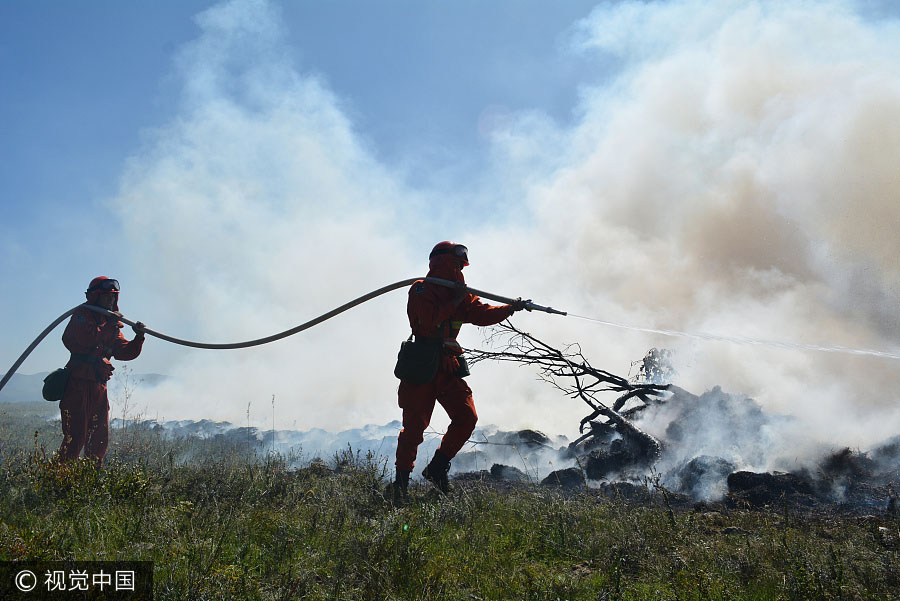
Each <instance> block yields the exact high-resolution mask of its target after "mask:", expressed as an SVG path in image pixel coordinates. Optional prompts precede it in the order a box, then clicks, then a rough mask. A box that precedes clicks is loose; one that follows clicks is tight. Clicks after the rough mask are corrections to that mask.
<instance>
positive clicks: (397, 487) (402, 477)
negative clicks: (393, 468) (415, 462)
mask: <svg viewBox="0 0 900 601" xmlns="http://www.w3.org/2000/svg"><path fill="white" fill-rule="evenodd" d="M384 498H385V499H386V500H388V501H390V502H391V503H393V504H394V505H404V504H406V503H407V502H408V501H409V472H404V471H403V470H397V475H396V476H395V478H394V481H393V482H391V483H390V484H388V485H387V487H386V488H385V489H384Z"/></svg>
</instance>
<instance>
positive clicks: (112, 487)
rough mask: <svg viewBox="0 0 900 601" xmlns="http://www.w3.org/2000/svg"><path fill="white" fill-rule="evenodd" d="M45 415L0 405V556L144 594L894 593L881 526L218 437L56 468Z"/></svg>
mask: <svg viewBox="0 0 900 601" xmlns="http://www.w3.org/2000/svg"><path fill="white" fill-rule="evenodd" d="M55 411H56V405H55V404H50V403H46V404H37V405H35V404H31V405H12V404H9V405H0V440H2V448H0V459H2V474H0V559H2V560H15V559H25V558H28V559H79V560H93V559H98V560H99V559H103V560H112V559H131V560H149V561H153V562H154V583H155V584H154V589H155V598H156V599H165V600H168V599H171V600H179V601H182V600H188V599H348V600H351V599H354V600H355V599H441V600H444V599H450V600H452V599H459V600H467V601H470V600H473V599H475V600H477V599H591V600H596V599H879V600H881V599H898V598H900V549H898V528H900V518H898V517H897V516H891V515H887V514H884V513H881V514H878V515H868V516H862V515H851V514H846V513H837V512H834V511H828V512H825V511H820V512H817V513H810V512H808V511H807V512H800V511H798V510H793V509H790V508H786V507H773V508H769V509H767V510H749V509H743V508H740V507H734V506H730V505H727V504H716V505H702V506H695V507H688V508H670V507H669V506H667V503H666V499H665V495H664V494H663V493H664V491H661V490H659V489H653V488H652V487H651V489H652V490H653V497H654V499H653V501H650V502H646V501H645V502H642V503H631V502H627V501H625V500H616V499H613V500H610V499H608V498H607V497H605V496H603V495H599V494H597V493H596V491H592V490H590V489H585V490H583V491H580V492H576V493H565V494H564V493H562V492H561V491H558V490H553V489H548V488H546V487H541V486H539V485H521V486H515V487H505V488H503V489H498V488H496V487H494V486H491V485H488V484H485V483H478V482H466V483H464V484H459V483H458V484H457V486H456V489H455V491H454V492H453V493H452V494H451V495H450V496H449V497H441V496H439V495H437V494H435V493H434V492H433V491H431V490H429V489H428V488H426V487H424V486H419V487H414V488H413V491H412V500H411V502H410V503H409V504H408V505H406V506H404V507H393V506H392V505H391V504H390V503H387V502H386V501H384V499H383V497H382V489H383V487H384V484H385V483H386V478H387V475H388V474H389V473H390V471H391V469H392V466H388V465H386V463H387V462H386V460H383V459H382V460H379V459H377V458H374V457H371V456H368V457H366V456H361V455H359V454H357V453H354V452H353V451H352V450H350V449H348V451H347V452H345V453H342V454H341V455H340V456H336V457H329V458H325V460H324V461H313V462H311V463H309V464H308V465H306V466H305V467H302V468H290V467H288V466H289V465H293V464H294V459H295V458H292V457H283V456H274V455H271V454H269V455H261V454H258V453H257V449H254V448H252V447H251V446H248V445H244V444H237V443H233V442H231V443H225V442H223V441H222V440H215V439H213V440H197V439H179V440H167V439H164V438H163V437H162V436H160V434H159V433H158V432H153V431H141V430H139V429H133V428H132V429H126V430H121V431H120V430H117V431H114V432H113V435H112V438H113V442H112V445H111V448H110V454H109V455H108V456H107V463H106V465H105V466H104V467H103V469H102V470H97V469H95V468H94V467H93V466H92V465H91V464H90V463H87V462H76V463H72V464H68V465H59V464H58V463H57V462H56V461H54V459H53V453H52V451H53V450H55V449H56V447H57V446H58V444H59V439H60V434H59V430H58V428H59V424H58V422H55V423H54V422H52V421H47V418H48V417H52V415H53V414H54V412H55Z"/></svg>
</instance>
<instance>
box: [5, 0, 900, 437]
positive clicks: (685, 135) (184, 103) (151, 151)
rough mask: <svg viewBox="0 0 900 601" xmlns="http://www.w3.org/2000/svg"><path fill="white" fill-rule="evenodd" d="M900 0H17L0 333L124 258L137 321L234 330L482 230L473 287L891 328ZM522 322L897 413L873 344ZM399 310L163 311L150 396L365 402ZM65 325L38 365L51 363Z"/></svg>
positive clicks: (878, 336) (748, 321)
mask: <svg viewBox="0 0 900 601" xmlns="http://www.w3.org/2000/svg"><path fill="white" fill-rule="evenodd" d="M898 12H900V10H898V9H897V8H896V7H895V6H894V5H893V4H892V3H889V2H881V3H872V2H867V3H861V4H856V3H851V2H840V1H834V2H815V3H811V2H800V1H797V2H738V1H726V2H721V3H713V4H709V3H704V2H699V1H696V0H678V1H674V2H665V3H642V2H602V3H597V2H565V3H547V2H537V1H531V2H491V3H484V2H474V1H462V2H453V3H426V4H423V3H421V2H384V3H364V2H290V3H270V2H263V1H262V0H236V1H231V2H221V3H217V2H157V3H121V2H91V3H79V4H75V3H56V2H9V1H6V2H2V3H0V77H2V92H0V124H2V125H0V127H2V131H0V153H2V156H3V157H4V160H3V161H2V162H0V199H2V203H3V211H4V219H3V220H2V222H0V276H2V279H3V281H4V282H6V283H7V285H6V286H4V294H3V296H2V299H0V302H2V304H3V305H2V309H3V311H2V312H3V314H4V315H6V316H7V318H6V319H5V320H4V323H3V325H2V332H3V334H2V344H0V363H3V364H4V365H10V364H12V362H13V361H14V360H15V358H16V357H17V356H18V354H19V353H20V352H21V351H22V350H23V349H24V348H25V346H27V344H28V343H29V342H30V341H31V340H32V338H33V337H34V336H35V335H36V334H37V333H38V332H40V331H41V330H42V329H43V328H44V327H45V325H46V324H47V323H49V322H50V321H51V320H52V319H53V318H54V317H56V316H57V315H59V314H60V313H62V312H63V311H65V310H66V309H68V308H70V307H71V306H73V305H75V304H77V303H78V302H80V301H81V299H82V298H83V297H82V291H83V290H84V287H85V286H86V284H87V282H88V281H89V280H90V279H91V278H92V277H94V276H95V275H99V274H106V275H110V276H115V277H118V278H119V279H120V280H121V281H122V284H123V287H124V290H123V293H122V309H123V311H124V312H125V314H126V315H127V316H129V317H131V318H133V319H142V320H143V321H145V322H147V323H148V324H149V325H150V326H151V327H154V328H156V329H158V330H161V331H164V332H166V333H170V334H173V335H175V336H180V337H185V338H194V339H202V340H209V341H233V340H240V339H246V338H255V337H258V336H261V335H266V334H269V333H272V332H275V331H280V330H283V329H286V328H287V327H290V326H293V325H295V324H297V323H300V322H302V321H305V320H306V319H308V318H310V317H312V316H314V315H317V314H319V313H322V312H324V311H326V310H328V309H330V308H332V307H333V306H335V305H337V304H340V303H342V302H345V301H346V300H348V299H349V298H353V297H355V296H358V295H360V294H362V293H364V292H366V291H368V290H370V289H372V288H376V287H379V286H381V285H383V284H385V283H388V282H392V281H397V280H400V279H405V278H407V277H411V276H413V275H418V274H419V273H420V272H422V271H423V270H424V267H425V261H424V257H425V256H426V255H427V250H428V249H429V248H430V247H431V246H432V245H433V244H434V242H436V241H438V240H442V239H448V238H449V239H456V240H461V241H463V242H465V243H467V244H468V245H469V247H470V249H471V254H472V259H473V261H472V266H471V267H470V269H469V270H468V271H467V276H468V278H469V281H470V282H471V283H472V284H473V285H474V286H476V287H479V288H482V289H487V290H494V291H496V292H498V293H500V294H504V295H511V296H518V295H522V296H530V297H533V298H534V299H535V300H536V301H537V302H543V303H545V304H552V305H554V306H559V307H562V308H565V309H568V310H570V311H572V312H575V313H581V314H586V315H592V316H596V317H598V318H602V319H607V320H610V321H618V322H621V323H632V324H635V325H641V326H645V327H656V328H662V329H680V330H694V331H710V332H714V333H719V334H723V335H736V336H750V337H760V338H769V339H772V338H775V339H787V340H792V341H795V342H800V343H807V344H823V345H845V346H857V347H871V348H883V349H888V350H896V349H897V348H898V347H900V318H898V317H897V315H896V306H897V302H896V301H897V300H898V294H900V293H898V290H900V271H898V268H897V267H896V260H895V257H896V252H897V251H898V250H900V248H898V246H897V242H896V240H895V238H896V236H895V235H894V234H893V232H894V230H895V228H894V226H893V225H892V224H895V223H896V221H897V219H898V216H900V211H898V210H897V207H898V206H900V183H898V182H897V179H896V178H897V176H896V173H897V171H896V167H895V165H894V162H895V161H894V157H896V156H897V151H898V150H900V135H897V133H896V132H897V129H896V128H897V127H898V126H897V123H900V119H898V116H900V67H898V65H897V61H896V56H898V42H897V41H896V40H898V39H900V35H898V32H900V25H898ZM519 319H520V322H519V323H520V325H522V326H523V327H527V328H529V329H530V330H531V331H533V332H534V333H536V334H539V335H542V336H544V337H546V338H547V339H548V340H550V341H552V342H555V343H559V344H565V343H568V342H572V341H578V342H581V343H582V344H583V345H584V347H585V349H586V350H587V351H589V356H590V357H591V359H592V362H593V363H594V364H597V365H602V366H603V367H605V368H607V369H610V370H611V371H614V372H617V373H625V372H627V371H628V369H629V367H630V363H631V361H634V360H637V359H639V358H640V357H641V356H642V355H643V353H644V352H646V350H647V349H649V348H650V347H652V346H673V347H674V348H676V350H677V351H678V356H679V357H680V361H681V363H682V365H681V366H680V367H681V373H682V377H683V382H682V384H683V385H684V386H685V387H687V388H689V389H692V390H695V391H697V392H702V390H704V389H705V388H708V387H710V386H713V385H717V384H721V385H723V386H724V387H726V389H728V390H729V391H732V392H739V393H746V394H750V395H752V396H754V397H756V398H759V399H761V401H762V402H764V403H765V404H766V405H767V406H768V407H770V408H772V409H773V410H778V411H789V412H792V413H796V414H797V415H799V416H801V417H802V418H803V419H804V420H806V421H805V422H804V423H806V424H807V425H811V426H812V429H814V430H821V431H834V428H835V424H834V423H833V422H832V421H830V420H831V419H834V416H837V415H842V414H845V413H846V411H847V410H848V408H851V409H852V410H853V411H854V412H857V413H860V414H861V415H870V416H871V419H872V420H874V422H877V423H878V424H880V426H879V427H880V431H887V430H890V428H892V427H893V424H896V423H900V414H896V412H894V413H892V414H891V418H890V419H885V418H884V414H883V413H880V414H879V413H878V412H879V411H883V408H884V407H886V406H892V404H893V405H896V403H895V402H894V401H895V399H893V397H890V396H885V395H883V394H882V392H883V391H885V390H889V389H891V388H892V387H894V386H895V385H896V384H900V382H895V380H896V378H897V376H895V375H894V374H895V372H896V366H895V365H892V364H890V363H885V362H884V361H883V360H879V361H881V362H879V361H872V360H864V359H855V358H854V359H850V360H843V359H840V358H834V357H828V356H818V355H810V354H808V353H796V352H793V353H792V352H787V351H775V350H765V349H759V348H753V349H746V348H732V347H728V346H727V345H726V346H723V345H722V344H721V343H717V344H704V345H696V344H694V345H692V344H686V345H685V344H683V343H678V344H676V343H674V342H672V341H671V340H666V339H662V338H658V337H653V336H648V335H646V334H636V333H627V332H624V331H616V330H609V329H600V328H599V327H598V326H587V325H585V324H584V323H583V322H581V323H579V322H573V321H572V320H562V319H555V318H551V317H550V316H545V315H524V316H522V317H521V318H519ZM586 328H593V329H586ZM405 330H406V325H405V323H404V315H403V300H402V294H401V293H397V295H395V296H392V297H387V298H383V299H381V300H379V301H377V302H375V303H372V304H371V306H368V307H366V308H360V309H359V310H358V312H356V313H353V314H352V315H348V316H347V317H346V318H344V319H343V320H342V321H335V323H331V322H329V324H328V325H326V326H323V327H322V328H321V329H317V330H316V331H310V333H309V335H308V336H305V337H303V339H302V340H299V339H298V340H291V341H287V342H284V343H281V344H279V345H270V346H271V348H269V347H267V348H265V349H259V350H258V351H255V352H253V353H250V352H248V353H235V354H232V355H222V354H217V353H199V352H196V351H187V350H184V349H176V348H172V347H170V346H168V345H165V344H163V343H161V342H157V341H153V340H151V341H150V342H148V345H147V349H146V351H145V353H144V355H142V357H141V358H140V359H139V360H138V361H137V362H135V363H134V368H135V369H136V370H137V371H139V372H140V371H148V372H150V371H156V372H163V373H167V374H171V375H173V381H174V382H177V384H172V385H171V386H170V387H169V388H166V389H164V390H162V391H158V392H156V393H153V394H148V395H147V396H146V398H145V402H146V405H147V407H148V411H151V412H153V411H155V412H158V413H161V416H162V417H166V418H174V417H182V416H184V417H207V416H208V417H214V418H232V419H235V417H236V416H237V417H239V416H241V415H243V413H244V411H245V410H246V406H247V403H248V402H256V401H255V400H254V399H257V400H258V404H259V405H260V407H261V408H262V409H261V410H265V407H267V405H266V403H265V401H266V399H269V398H270V397H271V395H272V394H277V395H278V397H279V398H281V399H284V400H283V401H282V402H283V403H284V404H285V405H286V406H288V407H290V409H285V419H286V420H287V421H288V423H287V424H286V425H291V424H295V425H297V426H298V427H311V426H323V427H335V426H336V425H340V424H348V425H361V424H363V423H367V422H378V423H384V422H385V421H387V420H388V419H392V418H393V417H396V411H395V407H394V405H393V402H394V401H393V399H392V397H393V394H394V386H395V382H394V381H393V379H392V377H391V375H390V369H391V367H392V362H393V358H394V356H395V353H396V348H395V347H396V346H397V344H399V340H401V339H402V338H404V337H405ZM360 332H364V334H363V335H360ZM60 333H61V329H60V331H58V332H54V333H53V334H51V335H50V338H49V339H48V340H47V341H46V342H45V343H44V344H43V345H41V347H39V349H38V350H37V351H36V352H35V353H34V355H33V356H32V358H30V359H29V360H28V361H27V362H26V364H25V365H24V366H23V368H22V369H21V371H22V372H23V373H34V372H38V371H47V370H50V369H52V368H53V367H55V366H56V365H57V364H62V362H64V361H65V358H66V355H65V352H64V350H63V349H62V346H61V344H60V343H59V334H60ZM467 336H469V338H467V339H466V343H468V344H477V343H478V342H479V340H480V338H479V336H480V334H479V333H478V332H477V330H475V328H472V329H471V331H470V333H469V334H467ZM295 338H299V337H295ZM360 339H362V340H364V341H365V342H364V343H363V342H358V341H359V340H360ZM679 345H681V346H679ZM335 357H339V358H340V359H335ZM348 364H349V365H352V366H355V367H354V371H353V373H354V376H353V377H348V376H347V374H346V365H348ZM4 369H5V368H4ZM472 378H473V380H472V385H473V388H476V392H477V393H478V396H477V398H476V403H477V404H478V406H479V408H480V410H481V409H482V408H483V411H482V416H483V418H484V419H485V420H487V421H490V422H494V423H497V422H502V421H504V420H506V421H509V422H510V423H504V424H502V425H504V426H508V427H513V426H524V425H536V426H538V427H544V428H545V429H548V430H555V431H563V430H564V426H565V425H566V424H571V423H572V422H573V420H575V421H576V422H577V419H576V418H577V417H580V414H581V413H582V410H581V407H579V406H577V405H576V406H567V405H565V404H563V405H560V406H558V407H557V404H558V403H559V399H556V398H555V396H554V394H553V391H552V390H545V388H542V387H541V385H539V384H537V385H536V384H535V383H534V382H533V378H532V377H531V375H527V376H525V377H523V376H522V371H521V370H518V371H516V370H513V371H509V370H508V369H506V368H504V367H502V366H491V367H487V366H486V367H484V368H483V369H481V370H480V371H479V373H478V374H473V376H472ZM211 382H215V385H214V386H213V385H211V384H210V383H211ZM211 390H212V391H211ZM798 396H810V397H813V396H814V397H815V399H816V401H815V403H814V402H812V401H811V400H810V402H809V403H798V402H797V401H796V399H797V397H798ZM482 398H483V399H484V401H481V400H480V399H482ZM548 403H552V404H554V407H555V408H556V410H555V411H553V412H552V415H550V416H548V414H547V410H546V407H547V404H548ZM823 407H824V408H826V409H827V411H823ZM827 416H831V418H829V417H827ZM511 422H515V423H511ZM870 425H871V422H870V421H866V420H860V421H859V426H858V428H855V427H854V428H851V427H847V428H846V431H843V430H842V432H843V433H842V437H843V440H846V441H850V442H852V441H854V440H857V438H854V437H856V436H859V432H860V431H862V430H863V429H864V428H865V427H868V426H870ZM842 427H843V426H842Z"/></svg>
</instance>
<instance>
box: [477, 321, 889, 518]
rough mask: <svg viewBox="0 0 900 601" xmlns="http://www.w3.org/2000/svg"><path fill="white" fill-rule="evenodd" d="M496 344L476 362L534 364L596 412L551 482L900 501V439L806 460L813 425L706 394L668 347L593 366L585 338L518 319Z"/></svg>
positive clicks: (535, 441) (741, 499)
mask: <svg viewBox="0 0 900 601" xmlns="http://www.w3.org/2000/svg"><path fill="white" fill-rule="evenodd" d="M488 343H489V344H488V345H487V346H488V347H490V348H489V349H487V350H471V351H467V352H468V353H469V355H470V357H471V358H470V363H473V364H474V363H477V362H478V361H484V360H489V359H490V360H495V361H507V362H515V363H521V364H527V365H532V366H534V367H536V368H537V369H538V374H539V377H540V378H541V379H542V380H544V381H546V382H547V383H549V384H550V385H552V386H554V387H555V388H557V389H558V390H559V391H560V392H562V393H563V394H565V395H566V396H568V397H571V398H578V399H581V400H582V401H583V402H584V403H585V404H586V405H587V406H588V407H589V409H590V412H589V413H588V414H587V415H586V416H585V417H584V418H583V419H582V420H581V423H580V428H579V429H580V433H581V436H580V437H579V438H577V439H576V440H575V441H573V442H571V443H569V444H568V445H566V446H562V447H559V448H558V449H557V450H556V457H557V462H558V463H564V462H566V461H570V462H574V463H575V466H574V467H569V468H566V469H559V470H556V471H553V472H552V473H550V474H549V475H548V476H546V477H545V478H543V480H542V482H543V483H544V484H548V485H556V486H562V487H580V486H584V485H586V484H588V485H591V484H593V485H596V486H597V487H600V488H603V487H613V488H614V489H615V491H616V493H617V494H619V493H621V491H622V489H623V485H634V484H638V483H644V484H648V483H653V484H655V485H656V486H661V487H665V489H667V490H668V491H672V493H674V495H675V497H677V498H681V499H682V500H684V501H686V502H694V501H719V500H722V499H723V498H724V499H725V500H727V501H728V502H730V503H735V504H740V505H744V506H765V505H773V504H778V503H788V504H791V505H799V506H806V507H816V506H819V505H825V504H829V505H835V504H837V505H841V506H844V507H846V508H850V509H859V510H865V511H872V510H888V511H890V512H895V511H898V510H900V507H897V499H896V497H897V491H898V490H900V436H897V437H894V438H892V439H890V440H888V441H886V442H885V443H883V444H881V445H879V446H877V447H875V448H872V449H869V450H867V451H861V450H854V449H849V448H842V449H838V450H836V451H835V450H834V449H833V448H832V449H826V448H824V447H823V446H821V444H820V445H819V446H818V448H817V453H816V455H817V456H818V457H819V459H818V460H813V461H805V462H801V461H800V460H798V459H797V457H798V456H800V455H801V453H800V452H799V451H797V450H795V449H796V447H795V446H794V445H799V444H801V441H800V432H802V426H801V425H800V424H798V423H796V421H795V420H794V419H793V418H790V417H787V416H772V415H768V414H766V413H765V412H764V411H763V410H762V408H761V407H760V406H759V405H758V404H757V403H756V402H755V401H753V400H752V399H750V398H747V397H744V396H739V395H732V394H727V393H724V392H723V391H722V390H721V389H719V388H718V387H716V388H714V389H712V390H710V391H707V392H706V393H704V394H702V395H700V396H698V395H695V394H692V393H690V392H688V391H686V390H684V389H682V388H679V387H678V386H675V385H674V384H671V380H672V377H673V375H674V373H675V371H674V369H673V368H672V365H671V362H670V353H669V351H667V350H660V349H651V350H650V352H649V353H647V355H646V356H645V357H644V358H643V359H642V360H641V361H639V362H637V365H638V373H637V374H636V375H635V376H634V377H632V378H625V377H621V376H618V375H615V374H612V373H610V372H608V371H605V370H602V369H597V368H595V367H594V366H592V365H591V364H590V362H589V361H588V360H587V358H586V357H585V356H584V355H583V353H582V351H581V348H580V347H579V346H578V345H577V344H572V345H569V346H567V347H565V348H563V349H561V350H560V349H557V348H554V347H552V346H550V345H548V344H547V343H545V342H543V341H541V340H539V339H537V338H536V337H534V336H533V335H531V334H529V333H526V332H523V331H521V330H519V329H517V328H516V327H515V326H513V325H512V324H511V323H509V322H505V323H503V324H502V325H500V326H497V327H496V328H495V329H494V330H493V333H492V334H491V335H490V336H489V338H488ZM603 397H611V399H612V400H611V401H610V400H607V399H605V398H603ZM519 435H520V436H519V440H518V444H519V445H520V446H523V447H524V448H529V447H531V448H535V447H537V446H543V447H545V448H546V447H550V445H551V441H550V439H549V438H547V437H546V436H543V434H541V433H539V432H535V431H532V430H527V431H523V432H521V433H519ZM505 436H506V437H507V438H509V437H510V434H509V433H506V434H505ZM495 444H500V443H495ZM803 444H806V441H804V443H803ZM521 474H522V472H520V471H519V470H516V469H515V468H511V467H510V466H504V465H494V466H493V467H492V469H491V470H490V472H489V473H487V474H486V475H487V476H488V477H490V478H491V479H493V480H504V479H507V480H515V479H521Z"/></svg>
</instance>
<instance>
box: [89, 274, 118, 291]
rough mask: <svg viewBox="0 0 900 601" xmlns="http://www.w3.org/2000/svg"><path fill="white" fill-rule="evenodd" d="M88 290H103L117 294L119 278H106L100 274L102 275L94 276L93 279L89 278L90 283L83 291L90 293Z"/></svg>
mask: <svg viewBox="0 0 900 601" xmlns="http://www.w3.org/2000/svg"><path fill="white" fill-rule="evenodd" d="M90 292H97V293H100V294H102V293H104V292H112V293H113V294H118V293H119V280H114V279H112V278H108V277H106V276H102V275H101V276H100V277H96V278H94V279H93V280H91V283H90V285H89V286H88V289H87V290H86V291H85V293H90Z"/></svg>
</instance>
